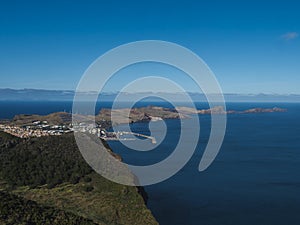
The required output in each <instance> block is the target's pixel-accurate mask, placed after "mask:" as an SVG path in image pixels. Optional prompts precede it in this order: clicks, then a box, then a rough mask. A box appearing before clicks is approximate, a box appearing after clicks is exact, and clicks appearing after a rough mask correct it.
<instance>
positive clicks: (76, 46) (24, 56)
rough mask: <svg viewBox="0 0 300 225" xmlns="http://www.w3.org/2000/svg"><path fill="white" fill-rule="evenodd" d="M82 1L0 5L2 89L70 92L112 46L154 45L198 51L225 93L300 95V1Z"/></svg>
mask: <svg viewBox="0 0 300 225" xmlns="http://www.w3.org/2000/svg"><path fill="white" fill-rule="evenodd" d="M78 2H79V3H78ZM78 2H75V1H74V2H73V1H48V2H47V1H6V2H5V1H1V3H0V74H1V82H0V88H40V89H68V90H72V89H75V88H76V86H77V83H78V82H79V80H80V77H81V76H82V74H83V73H84V71H85V70H86V68H87V67H88V66H89V65H90V64H91V63H92V62H93V61H94V60H95V59H96V58H97V57H99V56H100V55H102V54H103V53H105V52H106V51H108V50H110V49H111V48H114V47H116V46H118V45H120V44H125V43H127V42H132V41H138V40H146V39H157V40H165V41H171V42H175V43H178V44H180V45H183V46H185V47H187V48H189V49H191V50H192V51H194V52H195V53H197V54H198V55H199V56H200V57H201V58H202V59H203V60H204V61H205V62H206V63H207V64H208V65H209V67H210V68H211V69H212V70H213V71H214V73H215V75H216V77H217V79H218V80H219V83H220V85H221V87H222V89H223V91H224V92H225V93H278V94H290V93H295V94H300V89H299V84H300V36H298V34H299V35H300V13H299V11H300V3H297V1H289V0H285V1H274V2H273V1H256V0H252V1H230V0H229V1H221V0H220V1H214V0H212V1H189V0H186V1H81V2H80V1H78ZM145 69H147V73H150V74H151V72H152V71H151V68H150V69H149V68H148V67H147V66H145ZM154 72H156V73H157V69H156V70H155V71H154ZM161 72H162V73H168V72H169V73H173V74H174V73H175V74H176V71H168V69H166V70H162V71H161ZM133 73H134V72H133V71H131V73H127V78H125V77H126V76H120V77H119V78H118V79H119V81H120V82H119V84H121V83H122V82H123V83H124V82H125V81H126V79H128V76H133V77H134V75H132V74H133ZM177 75H178V74H177ZM174 76H175V75H174ZM178 76H179V75H178ZM118 79H116V80H118ZM180 79H182V80H180ZM180 81H182V82H184V81H185V80H184V78H179V82H180ZM186 85H187V86H188V82H187V83H186ZM107 87H108V88H107V90H108V91H109V90H110V91H116V90H118V89H119V88H120V85H114V84H110V85H108V86H107ZM188 87H189V89H190V91H197V89H196V88H195V87H194V86H193V85H192V84H191V85H190V86H188Z"/></svg>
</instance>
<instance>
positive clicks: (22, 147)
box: [0, 132, 157, 224]
mask: <svg viewBox="0 0 300 225" xmlns="http://www.w3.org/2000/svg"><path fill="white" fill-rule="evenodd" d="M105 145H106V147H107V148H108V149H107V150H108V151H109V152H111V150H110V149H109V146H108V145H107V143H105ZM0 146H1V147H0V188H1V189H2V190H6V191H8V192H10V193H11V194H13V195H18V196H20V197H22V198H24V201H27V200H31V201H33V202H35V203H34V204H37V205H38V206H35V205H34V206H33V209H32V210H33V212H32V213H34V210H35V208H36V207H37V208H43V207H45V206H47V207H51V208H52V209H53V210H58V211H59V210H60V211H62V212H63V211H66V212H70V213H71V214H72V215H74V217H76V216H77V215H80V216H83V217H84V218H86V219H88V221H91V222H92V223H96V224H157V222H156V221H155V219H154V217H153V216H152V215H151V212H150V211H149V210H148V209H147V208H146V206H145V203H146V202H147V194H146V193H145V191H144V189H143V188H142V187H128V186H124V185H119V184H116V183H113V182H111V181H108V180H106V179H105V178H103V177H101V176H100V175H98V174H96V173H95V172H94V171H93V170H92V169H91V168H90V166H89V165H88V164H87V163H86V162H85V161H84V159H83V157H82V155H81V154H80V152H79V149H78V148H77V145H76V142H75V138H74V136H73V134H66V135H62V136H49V137H41V138H31V139H27V140H25V139H19V138H16V137H13V136H11V135H9V134H6V133H3V132H0ZM111 154H112V155H113V156H115V157H117V155H115V154H114V153H112V152H111ZM119 160H121V159H120V158H119ZM6 197H7V196H6ZM1 200H2V199H0V201H1ZM3 200H5V199H3ZM11 201H12V202H14V200H11ZM22 201H23V200H22ZM17 202H19V203H20V201H19V200H18V201H17ZM19 203H18V207H19V208H22V204H21V205H20V204H19ZM91 203H92V204H91ZM20 210H21V209H20ZM22 210H23V209H22ZM24 210H25V211H26V210H27V209H24ZM30 210H31V209H30ZM41 210H42V209H41ZM47 212H48V211H47ZM1 213H2V212H0V217H1V215H3V214H1ZM46 214H47V213H46ZM11 216H12V217H14V215H11ZM50 217H51V216H50ZM28 218H29V217H28ZM76 218H77V217H76ZM76 218H75V219H76ZM80 218H81V217H78V218H77V219H78V220H79V219H80ZM27 222H28V221H27ZM78 224H80V223H78ZM86 224H88V223H86Z"/></svg>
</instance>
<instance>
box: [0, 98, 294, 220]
mask: <svg viewBox="0 0 300 225" xmlns="http://www.w3.org/2000/svg"><path fill="white" fill-rule="evenodd" d="M147 104H149V103H138V104H137V105H136V106H137V107H141V106H145V105H147ZM151 104H152V105H159V106H169V105H165V103H162V102H160V103H155V102H152V103H151ZM110 105H111V104H110V103H104V104H101V105H97V110H100V109H101V108H102V107H110ZM196 105H197V107H198V108H206V107H207V105H206V104H204V103H197V104H196ZM124 106H126V104H124ZM275 106H276V107H281V108H286V109H287V110H288V111H287V112H283V113H280V112H278V113H259V114H231V115H228V120H227V130H226V136H225V139H224V142H223V145H222V148H221V150H220V152H219V154H218V156H217V158H216V159H215V161H214V162H213V163H212V165H211V166H210V167H209V168H208V169H207V170H205V171H203V172H199V171H198V165H199V162H200V159H201V157H202V153H203V150H204V148H205V146H206V143H207V140H208V137H209V132H210V116H209V115H199V119H200V126H201V133H200V141H199V143H198V145H197V148H196V151H195V153H194V155H193V157H192V158H191V160H190V161H189V162H188V163H187V164H186V165H185V166H184V167H183V169H181V170H180V171H179V172H178V173H177V174H176V175H175V176H173V177H171V178H169V179H168V180H165V181H163V182H161V183H158V184H154V185H151V186H146V187H145V189H146V192H147V193H148V195H149V200H148V207H149V208H150V210H151V211H152V212H153V214H154V216H155V217H156V219H157V220H158V222H159V223H160V224H161V225H196V224H197V225H199V224H200V225H201V224H203V225H220V224H221V225H250V224H251V225H253V224H263V225H268V224H270V225H286V224H299V223H300V214H299V212H300V113H299V112H300V104H299V103H227V109H232V110H245V109H249V108H255V107H264V108H272V107H275ZM71 107H72V103H71V102H0V108H1V110H0V118H12V117H13V116H14V115H15V114H21V113H22V114H30V113H35V114H48V113H51V112H55V111H67V112H69V111H71ZM194 119H198V116H195V117H193V118H191V119H186V121H185V123H188V124H190V126H191V129H192V128H193V125H194V123H193V122H192V121H193V120H194ZM165 122H166V125H167V128H168V133H167V135H166V137H165V139H164V141H163V142H162V144H161V145H160V146H158V147H157V148H156V149H154V150H152V151H149V152H144V153H141V152H137V151H132V150H130V149H128V148H126V147H125V146H123V145H122V144H121V143H120V142H117V141H111V142H109V145H110V146H111V147H112V149H113V150H114V151H115V152H116V153H118V154H120V155H121V156H122V158H123V160H124V161H125V162H127V163H129V164H135V165H146V164H151V163H155V162H159V161H161V160H162V159H164V158H165V157H167V156H168V155H169V154H170V153H171V152H172V151H173V150H174V147H175V146H176V143H177V140H178V137H179V136H180V123H179V121H178V120H176V119H175V120H166V121H165ZM157 123H160V122H157ZM119 128H120V129H121V128H122V127H119ZM131 128H132V130H133V131H136V132H139V133H144V134H149V129H148V124H147V123H135V124H131ZM187 146H188V144H187Z"/></svg>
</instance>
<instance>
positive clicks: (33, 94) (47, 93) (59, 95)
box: [0, 88, 300, 102]
mask: <svg viewBox="0 0 300 225" xmlns="http://www.w3.org/2000/svg"><path fill="white" fill-rule="evenodd" d="M74 94H75V91H72V90H43V89H10V88H4V89H0V101H72V100H73V98H74ZM118 94H120V93H118V92H112V93H101V95H100V97H99V100H100V101H113V100H114V99H115V98H116V96H117V95H118ZM122 94H123V95H122V96H123V97H122V100H123V101H132V100H134V99H137V98H140V97H142V96H145V94H146V95H147V96H149V97H148V98H147V100H148V101H158V98H157V97H153V96H155V95H156V94H159V95H160V96H162V97H166V98H168V99H170V100H172V101H177V102H180V101H183V100H184V98H183V96H182V94H180V93H151V92H147V93H122ZM188 94H189V95H190V96H191V98H192V99H193V100H194V101H198V102H201V101H206V98H205V95H204V94H202V93H192V92H190V93H188ZM80 95H81V99H82V100H87V101H88V100H90V99H91V98H90V97H95V96H97V93H96V92H82V93H80ZM224 97H225V100H226V101H228V102H300V94H289V95H280V94H230V93H226V94H224Z"/></svg>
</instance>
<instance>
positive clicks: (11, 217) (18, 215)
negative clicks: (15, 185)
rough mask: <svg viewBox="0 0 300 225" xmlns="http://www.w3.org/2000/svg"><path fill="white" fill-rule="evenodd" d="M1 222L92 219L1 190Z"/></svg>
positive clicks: (81, 223) (40, 224)
mask: <svg viewBox="0 0 300 225" xmlns="http://www.w3.org/2000/svg"><path fill="white" fill-rule="evenodd" d="M0 199H1V201H0V212H1V213H0V223H1V224H11V225H14V224H24V225H25V224H36V225H64V224H74V225H75V224H78V225H92V224H95V223H93V222H92V221H91V220H88V219H85V218H83V217H80V216H77V215H74V214H72V213H69V212H65V211H63V210H58V209H55V208H53V207H43V206H40V205H38V204H37V203H36V202H34V201H30V200H26V199H24V198H22V197H18V196H16V195H13V194H9V193H6V192H2V191H0Z"/></svg>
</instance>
